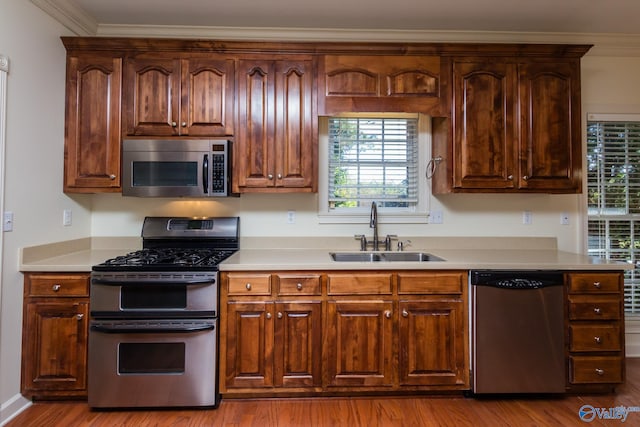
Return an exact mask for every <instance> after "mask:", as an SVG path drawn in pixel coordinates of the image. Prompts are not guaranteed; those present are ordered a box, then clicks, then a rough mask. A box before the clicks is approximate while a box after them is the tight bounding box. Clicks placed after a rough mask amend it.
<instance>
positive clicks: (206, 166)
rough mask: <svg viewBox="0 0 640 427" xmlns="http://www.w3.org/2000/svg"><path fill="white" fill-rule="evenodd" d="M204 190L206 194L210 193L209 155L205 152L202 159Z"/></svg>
mask: <svg viewBox="0 0 640 427" xmlns="http://www.w3.org/2000/svg"><path fill="white" fill-rule="evenodd" d="M202 190H203V191H204V194H209V155H208V154H205V155H204V158H203V159H202Z"/></svg>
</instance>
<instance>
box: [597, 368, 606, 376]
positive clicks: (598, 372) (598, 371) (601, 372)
mask: <svg viewBox="0 0 640 427" xmlns="http://www.w3.org/2000/svg"><path fill="white" fill-rule="evenodd" d="M596 374H598V375H600V376H602V375H604V369H600V368H596Z"/></svg>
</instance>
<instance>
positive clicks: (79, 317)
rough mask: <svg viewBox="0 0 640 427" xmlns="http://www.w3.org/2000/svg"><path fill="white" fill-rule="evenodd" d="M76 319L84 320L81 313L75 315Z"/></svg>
mask: <svg viewBox="0 0 640 427" xmlns="http://www.w3.org/2000/svg"><path fill="white" fill-rule="evenodd" d="M76 319H78V320H82V319H84V314H82V313H78V314H76Z"/></svg>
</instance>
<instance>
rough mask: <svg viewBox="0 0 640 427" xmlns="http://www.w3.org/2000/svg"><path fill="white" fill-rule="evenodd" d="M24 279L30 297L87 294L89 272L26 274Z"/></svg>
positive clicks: (80, 295) (81, 295) (79, 295)
mask: <svg viewBox="0 0 640 427" xmlns="http://www.w3.org/2000/svg"><path fill="white" fill-rule="evenodd" d="M26 279H27V280H26V284H27V286H26V289H25V292H26V295H27V296H30V297H86V296H89V274H73V275H70V274H28V275H27V276H26Z"/></svg>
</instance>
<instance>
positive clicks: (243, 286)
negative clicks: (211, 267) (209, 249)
mask: <svg viewBox="0 0 640 427" xmlns="http://www.w3.org/2000/svg"><path fill="white" fill-rule="evenodd" d="M227 277H228V278H229V287H228V293H229V295H271V275H270V274H267V273H257V274H245V273H243V274H233V273H229V275H228V276H227Z"/></svg>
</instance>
